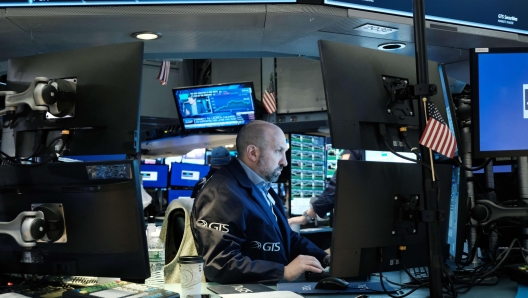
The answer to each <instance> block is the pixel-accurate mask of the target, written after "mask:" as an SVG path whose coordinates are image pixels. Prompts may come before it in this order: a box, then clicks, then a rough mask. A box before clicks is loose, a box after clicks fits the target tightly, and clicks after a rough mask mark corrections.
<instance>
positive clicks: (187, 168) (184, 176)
mask: <svg viewBox="0 0 528 298" xmlns="http://www.w3.org/2000/svg"><path fill="white" fill-rule="evenodd" d="M210 168H211V167H209V166H205V165H195V164H190V163H176V162H174V163H172V166H171V179H170V185H171V186H185V187H194V185H195V184H196V183H197V182H198V181H200V179H202V178H203V177H205V175H207V173H209V169H210Z"/></svg>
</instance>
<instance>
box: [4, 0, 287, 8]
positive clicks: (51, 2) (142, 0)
mask: <svg viewBox="0 0 528 298" xmlns="http://www.w3.org/2000/svg"><path fill="white" fill-rule="evenodd" d="M295 2H296V1H294V0H280V1H275V0H266V1H262V0H258V1H257V0H244V1H237V0H167V1H163V0H110V1H105V0H99V1H96V0H94V1H92V0H21V1H16V0H0V7H21V6H32V7H38V6H89V5H134V4H140V5H148V4H166V5H169V4H172V5H174V4H219V3H222V4H224V3H230V4H237V3H238V4H243V3H295Z"/></svg>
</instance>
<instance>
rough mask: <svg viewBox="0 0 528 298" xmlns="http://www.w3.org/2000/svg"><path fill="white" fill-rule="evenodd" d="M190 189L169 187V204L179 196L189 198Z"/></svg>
mask: <svg viewBox="0 0 528 298" xmlns="http://www.w3.org/2000/svg"><path fill="white" fill-rule="evenodd" d="M192 192H193V191H192V189H171V190H169V202H168V203H169V204H170V203H171V202H172V201H173V200H177V199H179V198H190V197H191V195H192Z"/></svg>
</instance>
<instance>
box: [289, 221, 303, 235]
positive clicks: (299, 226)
mask: <svg viewBox="0 0 528 298" xmlns="http://www.w3.org/2000/svg"><path fill="white" fill-rule="evenodd" d="M290 228H291V229H292V230H293V231H295V232H297V233H299V232H300V231H301V225H300V224H296V223H294V224H290Z"/></svg>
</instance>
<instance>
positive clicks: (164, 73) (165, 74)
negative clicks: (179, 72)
mask: <svg viewBox="0 0 528 298" xmlns="http://www.w3.org/2000/svg"><path fill="white" fill-rule="evenodd" d="M169 71H170V61H169V60H163V62H161V66H160V71H159V73H158V77H157V79H158V80H160V81H161V82H160V83H161V84H162V85H167V81H168V80H169Z"/></svg>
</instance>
